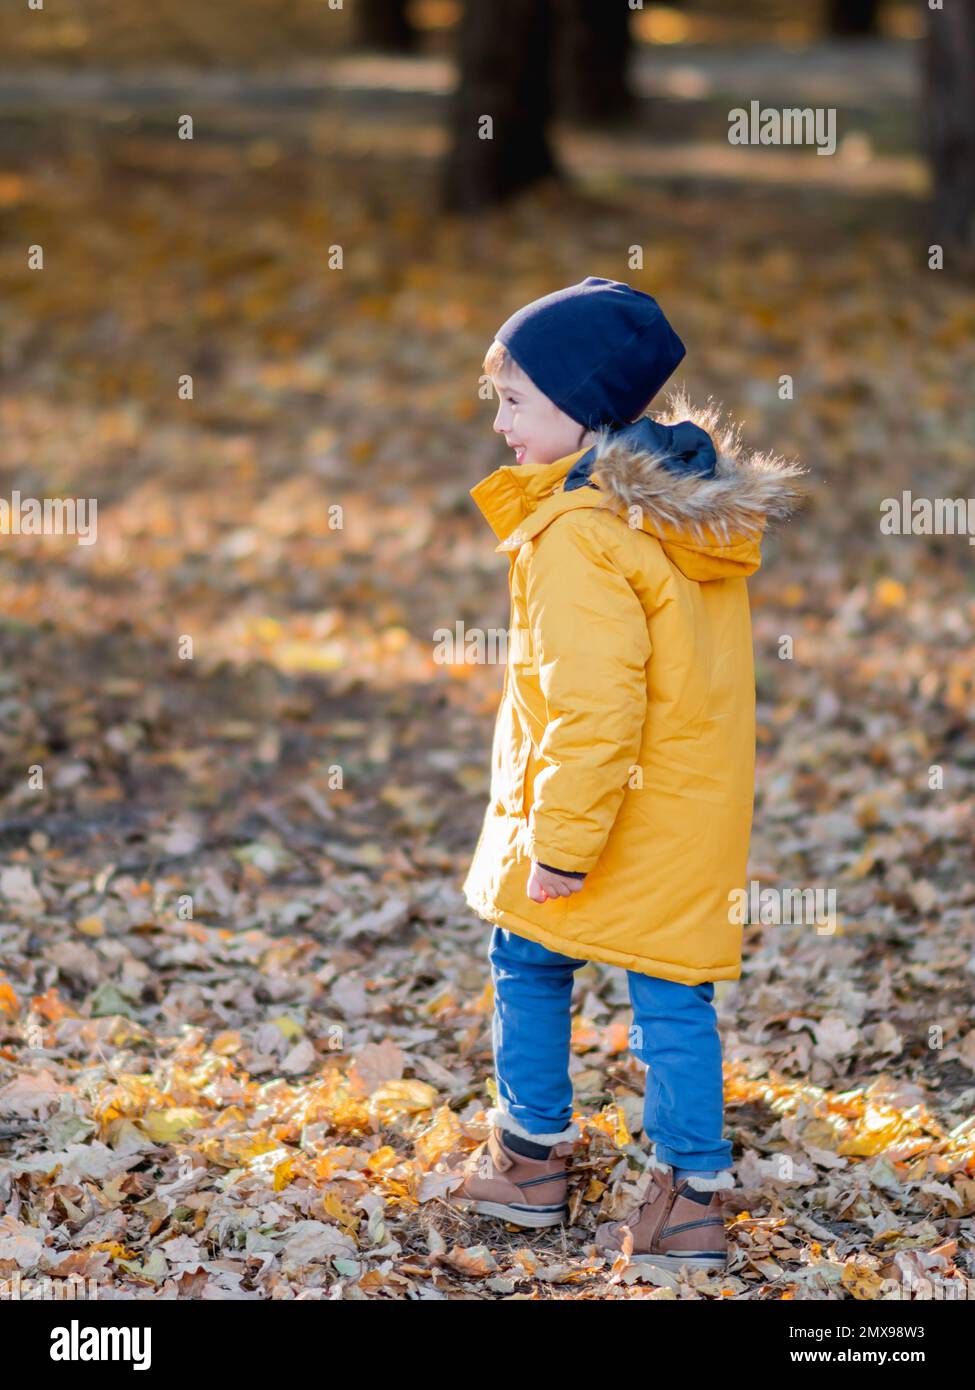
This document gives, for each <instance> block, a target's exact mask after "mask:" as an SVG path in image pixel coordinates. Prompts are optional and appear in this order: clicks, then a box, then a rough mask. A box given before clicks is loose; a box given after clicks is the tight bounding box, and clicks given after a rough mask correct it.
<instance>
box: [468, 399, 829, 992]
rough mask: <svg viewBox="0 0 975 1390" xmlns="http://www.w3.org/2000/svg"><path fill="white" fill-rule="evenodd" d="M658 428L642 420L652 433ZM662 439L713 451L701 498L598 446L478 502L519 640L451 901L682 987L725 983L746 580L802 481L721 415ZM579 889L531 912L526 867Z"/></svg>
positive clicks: (742, 792) (750, 784) (741, 760)
mask: <svg viewBox="0 0 975 1390" xmlns="http://www.w3.org/2000/svg"><path fill="white" fill-rule="evenodd" d="M648 413H649V412H648ZM654 418H656V419H657V420H658V421H659V422H660V423H669V422H671V421H672V420H679V419H690V420H691V421H693V423H695V424H697V425H700V426H701V427H702V428H703V429H705V430H707V431H708V433H710V434H711V436H712V438H713V441H714V445H715V449H716V451H717V464H716V468H715V473H714V476H713V477H711V478H702V477H699V476H688V475H687V474H683V475H682V474H678V473H674V472H672V471H670V470H668V469H667V468H665V467H664V466H663V464H662V462H661V460H660V456H659V454H654V453H652V452H647V451H637V452H635V451H633V449H632V448H630V447H628V446H626V445H621V444H620V443H619V442H618V441H616V442H614V438H613V436H612V435H603V436H601V437H600V439H599V442H598V444H597V445H596V453H595V463H594V467H593V470H592V474H591V476H590V480H589V485H588V486H581V487H578V488H577V489H575V490H571V491H569V492H566V491H565V490H564V486H563V485H564V482H565V478H566V475H567V474H568V472H569V470H570V469H571V468H572V466H573V464H575V463H576V462H577V461H578V460H579V459H580V458H581V456H582V454H583V453H585V452H586V451H585V450H580V451H579V452H578V453H575V454H571V455H568V456H567V457H565V458H562V459H559V460H558V461H557V462H555V463H550V464H539V465H520V466H519V465H507V466H505V467H503V468H498V469H496V470H495V472H493V473H491V474H490V475H489V476H488V477H486V478H484V479H483V480H482V481H481V482H480V483H478V484H477V486H476V487H474V488H472V489H471V496H472V497H473V498H474V500H475V502H476V503H477V505H478V507H479V508H480V510H481V511H482V512H483V514H484V516H485V518H486V519H487V521H488V523H489V525H490V526H491V528H492V529H493V531H494V533H495V535H496V536H497V537H498V540H499V542H500V544H499V545H498V546H497V547H496V548H497V550H498V551H500V552H504V553H507V554H508V556H509V558H510V562H511V563H510V569H509V585H510V591H511V625H510V629H509V634H508V638H509V647H508V661H507V666H506V670H505V680H504V690H503V694H502V697H501V705H500V708H499V710H498V717H497V724H496V727H495V734H494V745H493V754H492V763H493V766H492V778H491V798H490V803H489V805H488V807H487V810H486V813H485V816H484V824H483V828H482V831H481V836H480V839H479V841H478V845H477V849H476V851H475V854H474V858H473V862H472V864H471V867H470V870H469V872H468V874H467V878H466V880H465V883H464V894H465V897H466V900H467V903H468V905H469V906H470V907H471V908H472V909H473V910H474V911H475V912H476V913H477V914H478V915H479V916H480V917H482V918H484V919H486V920H488V921H491V922H495V923H499V924H500V925H501V926H503V927H507V928H510V930H512V931H513V932H515V933H517V934H518V935H520V936H525V937H528V938H530V939H531V940H533V941H538V942H541V943H542V944H543V945H545V946H548V947H549V948H550V949H551V950H554V951H560V952H563V953H564V954H566V955H569V956H573V957H577V958H580V959H584V960H600V961H606V962H609V963H611V964H614V965H622V966H624V967H626V968H628V969H632V970H638V971H641V972H642V973H644V974H647V975H655V976H659V977H660V978H662V979H667V980H676V981H679V982H681V983H684V984H698V983H700V982H701V981H706V980H726V979H737V978H738V976H739V975H740V973H741V934H742V928H741V925H740V923H739V922H738V921H736V920H735V914H734V913H733V911H732V906H731V898H730V895H731V893H732V891H733V890H735V889H742V888H744V887H745V878H746V872H747V861H748V847H749V839H750V835H751V824H752V813H753V804H754V774H755V678H754V663H753V654H752V635H751V619H750V614H749V605H748V591H747V584H746V579H747V576H748V575H750V574H753V573H754V572H755V571H756V570H757V569H758V567H759V565H760V563H761V552H760V539H761V535H762V533H763V531H764V529H765V527H766V524H767V522H768V520H769V519H771V518H772V517H777V516H785V515H788V514H789V512H790V511H791V510H792V509H793V507H794V506H795V504H796V502H797V501H798V500H799V499H800V498H801V497H802V496H803V492H802V490H801V489H800V488H799V487H798V486H797V485H796V481H795V480H796V478H797V476H798V475H799V474H801V473H803V472H805V471H806V470H805V469H804V468H802V467H801V466H800V465H799V464H797V463H790V462H786V461H783V460H781V459H777V458H773V457H769V456H763V455H756V454H751V455H747V456H746V455H745V454H744V452H743V450H742V448H741V444H740V441H739V437H738V431H737V429H735V428H729V427H726V426H720V433H717V432H716V430H717V429H718V427H719V425H720V422H719V419H718V413H717V411H716V410H715V409H714V408H713V407H710V406H709V407H706V408H705V409H703V410H700V411H695V410H692V409H691V408H690V407H689V405H688V403H687V401H686V399H685V398H684V397H683V396H677V397H676V399H673V400H672V401H671V402H670V408H669V410H668V411H667V412H665V413H655V415H654ZM533 859H534V860H536V861H538V862H540V863H542V864H546V865H549V866H551V867H553V868H556V869H564V870H584V871H585V872H586V874H587V877H586V879H585V882H584V884H583V887H582V889H581V891H580V892H578V893H575V894H573V895H572V896H570V897H566V898H555V899H549V900H548V901H546V902H544V903H535V902H533V901H532V900H531V899H530V898H529V897H528V894H527V892H526V886H527V882H528V875H529V871H530V868H531V861H532V860H533Z"/></svg>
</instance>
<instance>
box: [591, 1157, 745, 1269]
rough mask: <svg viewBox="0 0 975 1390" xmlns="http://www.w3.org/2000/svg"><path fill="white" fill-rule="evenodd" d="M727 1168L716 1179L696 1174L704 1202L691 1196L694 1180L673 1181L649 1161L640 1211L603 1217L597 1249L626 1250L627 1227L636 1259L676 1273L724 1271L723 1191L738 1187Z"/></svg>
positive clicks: (605, 1251)
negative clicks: (619, 1218)
mask: <svg viewBox="0 0 975 1390" xmlns="http://www.w3.org/2000/svg"><path fill="white" fill-rule="evenodd" d="M734 1181H735V1180H734V1177H733V1176H732V1174H731V1173H730V1172H729V1171H728V1170H727V1169H725V1170H723V1171H722V1172H720V1173H719V1174H718V1176H717V1177H716V1178H695V1179H694V1188H695V1189H697V1190H698V1191H699V1193H700V1195H701V1196H702V1197H706V1198H707V1199H708V1200H707V1201H706V1202H698V1201H695V1200H694V1199H693V1197H689V1196H688V1195H687V1193H688V1191H689V1190H693V1189H691V1187H690V1179H688V1178H682V1179H681V1180H680V1181H679V1182H678V1183H677V1184H676V1185H675V1183H674V1173H673V1169H672V1168H671V1166H670V1165H669V1164H662V1165H661V1164H659V1163H657V1162H656V1160H654V1159H651V1166H650V1169H649V1179H648V1183H647V1189H646V1193H645V1195H644V1197H643V1200H642V1202H641V1203H640V1206H639V1209H638V1210H637V1211H636V1212H635V1213H634V1214H633V1215H632V1216H630V1217H628V1218H627V1219H626V1220H625V1221H604V1222H603V1223H602V1224H601V1225H599V1226H597V1227H596V1248H597V1250H598V1251H599V1253H600V1254H601V1255H605V1256H607V1257H608V1258H610V1259H612V1258H613V1257H615V1256H616V1255H617V1254H619V1252H620V1251H621V1250H622V1248H623V1239H624V1236H625V1234H626V1231H627V1230H630V1231H632V1233H633V1252H632V1254H631V1256H630V1258H631V1260H633V1261H634V1263H639V1264H640V1265H643V1266H649V1267H650V1268H651V1269H658V1270H662V1271H664V1272H667V1273H674V1272H675V1271H676V1270H678V1269H680V1268H681V1266H682V1265H684V1266H686V1267H687V1268H688V1269H707V1270H718V1271H721V1270H723V1269H724V1268H725V1266H726V1265H727V1262H728V1249H727V1240H726V1237H725V1228H724V1202H723V1199H722V1196H721V1192H722V1191H723V1190H726V1189H728V1188H730V1187H733V1186H734Z"/></svg>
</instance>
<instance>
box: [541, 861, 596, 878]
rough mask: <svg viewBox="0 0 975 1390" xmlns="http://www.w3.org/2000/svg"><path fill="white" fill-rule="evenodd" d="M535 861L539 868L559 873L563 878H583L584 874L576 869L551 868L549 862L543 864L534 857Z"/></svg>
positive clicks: (551, 872)
mask: <svg viewBox="0 0 975 1390" xmlns="http://www.w3.org/2000/svg"><path fill="white" fill-rule="evenodd" d="M535 863H536V864H537V865H538V867H539V868H540V869H548V871H549V873H550V874H561V875H562V877H563V878H585V876H586V875H585V874H584V873H580V871H579V870H578V869H553V867H552V865H551V864H543V863H542V861H541V860H540V859H536V861H535Z"/></svg>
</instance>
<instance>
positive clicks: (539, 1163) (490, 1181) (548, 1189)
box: [446, 1124, 573, 1228]
mask: <svg viewBox="0 0 975 1390" xmlns="http://www.w3.org/2000/svg"><path fill="white" fill-rule="evenodd" d="M572 1149H573V1142H572V1140H571V1139H570V1140H566V1141H563V1142H561V1143H558V1144H553V1145H552V1148H551V1152H550V1153H549V1156H548V1158H526V1157H525V1156H524V1155H523V1154H519V1153H515V1152H514V1150H513V1149H509V1148H508V1147H507V1145H506V1144H505V1143H504V1140H503V1139H502V1138H501V1128H500V1126H499V1125H497V1124H493V1125H492V1126H491V1133H490V1135H489V1136H488V1138H487V1139H486V1140H485V1141H484V1143H483V1144H481V1145H480V1146H479V1147H478V1148H476V1149H475V1150H474V1152H473V1153H469V1154H463V1153H455V1154H450V1155H448V1157H447V1159H446V1163H447V1166H448V1167H449V1168H452V1169H454V1170H455V1171H456V1172H459V1173H461V1174H462V1175H463V1178H464V1181H463V1182H462V1183H461V1185H460V1186H459V1187H458V1188H455V1189H454V1191H453V1192H451V1193H449V1194H448V1196H447V1199H446V1200H447V1202H448V1203H449V1204H450V1205H451V1206H456V1207H457V1208H458V1210H470V1211H476V1212H479V1213H480V1214H481V1215H482V1216H500V1217H502V1218H503V1219H504V1220H505V1221H511V1222H513V1223H514V1224H515V1225H516V1226H532V1227H535V1228H539V1227H543V1226H558V1225H559V1224H560V1223H561V1222H563V1221H564V1220H565V1219H566V1217H567V1216H568V1212H569V1209H568V1205H567V1203H566V1193H567V1191H568V1186H569V1178H568V1171H567V1169H566V1164H565V1160H566V1159H567V1158H568V1156H569V1154H571V1153H572Z"/></svg>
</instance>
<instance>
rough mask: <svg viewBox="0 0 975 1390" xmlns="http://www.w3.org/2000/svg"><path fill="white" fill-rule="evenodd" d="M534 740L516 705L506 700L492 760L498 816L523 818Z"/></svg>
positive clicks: (492, 781)
mask: <svg viewBox="0 0 975 1390" xmlns="http://www.w3.org/2000/svg"><path fill="white" fill-rule="evenodd" d="M529 748H530V740H529V738H528V735H527V734H526V732H525V730H524V728H523V726H522V723H521V720H520V719H519V717H518V712H517V710H516V709H515V706H514V702H513V701H512V700H511V699H510V698H508V697H506V698H502V701H501V707H500V709H499V710H498V720H497V724H496V726H495V730H494V747H493V751H492V756H491V764H492V766H491V805H492V808H493V809H494V811H495V812H504V813H505V814H506V815H509V816H519V817H520V816H521V814H522V807H523V803H524V793H525V772H526V768H527V763H528V752H529Z"/></svg>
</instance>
